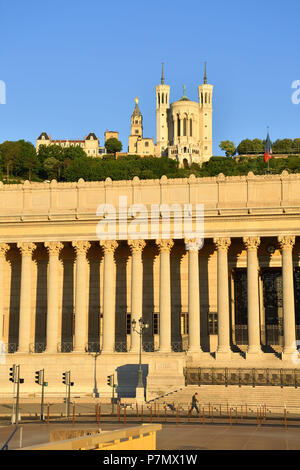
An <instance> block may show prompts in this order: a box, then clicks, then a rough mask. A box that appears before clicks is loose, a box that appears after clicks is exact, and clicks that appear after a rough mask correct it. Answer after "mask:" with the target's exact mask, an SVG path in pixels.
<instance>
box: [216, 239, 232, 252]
mask: <svg viewBox="0 0 300 470" xmlns="http://www.w3.org/2000/svg"><path fill="white" fill-rule="evenodd" d="M214 244H215V245H216V247H217V250H224V251H228V248H229V247H230V245H231V240H230V238H214Z"/></svg>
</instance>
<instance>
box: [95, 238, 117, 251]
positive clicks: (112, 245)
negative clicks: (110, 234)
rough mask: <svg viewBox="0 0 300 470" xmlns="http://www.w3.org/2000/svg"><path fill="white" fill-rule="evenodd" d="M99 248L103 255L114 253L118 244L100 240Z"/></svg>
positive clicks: (114, 241)
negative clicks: (100, 247)
mask: <svg viewBox="0 0 300 470" xmlns="http://www.w3.org/2000/svg"><path fill="white" fill-rule="evenodd" d="M99 243H100V246H102V248H103V251H104V253H114V251H115V250H116V249H117V247H118V242H117V241H116V240H101V241H100V242H99Z"/></svg>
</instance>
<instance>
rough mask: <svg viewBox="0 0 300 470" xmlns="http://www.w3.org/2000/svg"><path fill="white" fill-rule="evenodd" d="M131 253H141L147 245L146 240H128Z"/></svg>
mask: <svg viewBox="0 0 300 470" xmlns="http://www.w3.org/2000/svg"><path fill="white" fill-rule="evenodd" d="M128 245H129V247H130V250H131V253H132V254H133V253H140V252H142V251H143V249H144V248H145V246H146V242H145V240H128Z"/></svg>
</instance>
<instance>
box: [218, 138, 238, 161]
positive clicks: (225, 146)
mask: <svg viewBox="0 0 300 470" xmlns="http://www.w3.org/2000/svg"><path fill="white" fill-rule="evenodd" d="M219 147H220V149H221V150H223V151H224V152H225V155H226V157H233V156H234V155H235V154H236V146H235V144H234V142H231V141H230V140H222V142H221V143H220V145H219Z"/></svg>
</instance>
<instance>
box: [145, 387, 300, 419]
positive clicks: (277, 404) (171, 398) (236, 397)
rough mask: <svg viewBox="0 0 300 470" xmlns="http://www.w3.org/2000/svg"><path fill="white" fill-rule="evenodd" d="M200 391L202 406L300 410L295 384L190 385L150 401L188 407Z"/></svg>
mask: <svg viewBox="0 0 300 470" xmlns="http://www.w3.org/2000/svg"><path fill="white" fill-rule="evenodd" d="M195 392H197V393H198V400H199V403H200V406H201V407H203V406H204V407H208V406H209V405H211V406H215V407H216V408H217V407H219V406H220V405H222V406H224V407H227V405H228V406H230V407H232V408H235V407H240V406H242V405H243V406H246V405H247V406H248V407H250V408H253V409H256V408H257V407H259V406H266V407H267V408H268V409H269V410H270V411H273V412H274V413H276V412H278V413H281V412H282V411H283V409H284V407H286V409H287V411H288V412H290V413H295V414H297V413H300V389H297V388H293V387H283V388H281V387H275V386H274V387H268V386H257V387H251V386H242V387H238V386H233V385H229V386H227V387H226V386H223V385H201V386H197V385H188V386H186V387H183V388H181V389H178V390H174V391H172V392H169V393H167V394H166V395H163V396H161V397H157V398H156V399H154V400H150V401H149V402H148V404H149V405H151V404H158V403H159V404H161V405H172V404H173V403H174V405H175V407H177V406H178V405H179V406H182V407H183V408H186V407H188V406H189V405H190V404H191V401H192V396H193V394H194V393H195Z"/></svg>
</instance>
